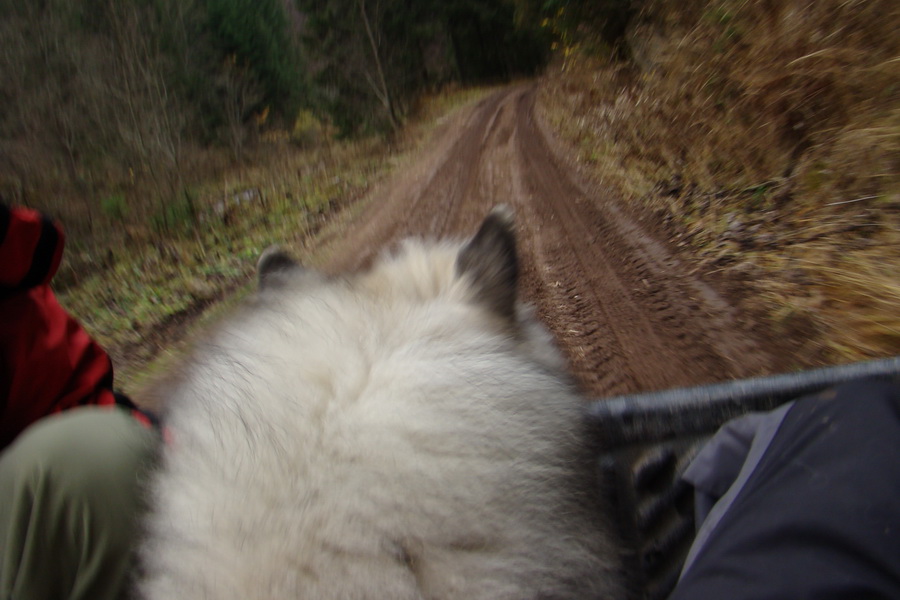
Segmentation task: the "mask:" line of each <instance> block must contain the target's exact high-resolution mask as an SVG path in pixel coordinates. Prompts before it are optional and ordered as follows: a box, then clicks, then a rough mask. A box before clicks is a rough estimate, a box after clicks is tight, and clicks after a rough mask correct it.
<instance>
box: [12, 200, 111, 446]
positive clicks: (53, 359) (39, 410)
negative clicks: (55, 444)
mask: <svg viewBox="0 0 900 600" xmlns="http://www.w3.org/2000/svg"><path fill="white" fill-rule="evenodd" d="M63 241H64V237H63V234H62V230H61V229H60V228H59V227H58V226H57V225H55V224H54V223H53V222H52V221H50V220H49V219H47V218H45V217H42V216H41V215H40V214H38V213H36V212H35V211H32V210H28V209H18V208H14V209H9V208H6V207H4V206H2V205H0V448H3V447H5V446H7V445H8V444H9V443H10V442H11V441H12V440H13V439H14V438H15V437H16V436H17V435H18V434H19V433H20V432H21V431H22V430H23V429H25V428H26V427H27V426H28V425H30V424H31V423H33V422H34V421H36V420H38V419H40V418H41V417H44V416H46V415H49V414H52V413H55V412H59V411H62V410H66V409H69V408H72V407H74V406H78V405H83V404H98V405H112V404H114V403H115V397H114V396H113V393H112V378H113V371H112V363H111V362H110V359H109V356H108V355H107V354H106V352H105V351H104V350H103V349H102V348H101V347H100V346H99V345H98V344H97V343H96V342H94V341H93V340H92V339H91V337H90V336H89V335H88V334H87V332H86V331H84V329H83V328H82V327H81V325H79V324H78V322H77V321H75V319H73V318H72V317H71V316H69V314H68V313H66V311H65V310H64V309H63V308H62V306H60V304H59V302H57V300H56V297H55V296H54V295H53V292H52V291H51V290H50V286H49V285H48V283H49V281H50V278H51V277H52V276H53V274H54V273H55V272H56V269H57V267H58V266H59V262H60V258H61V257H62V248H63Z"/></svg>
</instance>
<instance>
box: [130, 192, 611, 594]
mask: <svg viewBox="0 0 900 600" xmlns="http://www.w3.org/2000/svg"><path fill="white" fill-rule="evenodd" d="M511 218H512V217H511V213H510V212H509V211H508V209H504V208H500V209H495V211H494V212H493V213H492V214H491V215H490V216H489V217H488V218H487V219H486V221H485V223H484V224H483V226H482V228H481V230H480V231H479V234H478V235H477V236H476V237H475V238H474V239H473V240H471V241H470V242H469V243H468V244H465V245H461V244H459V243H455V244H454V243H425V242H420V241H411V242H407V243H405V245H403V247H402V249H401V250H400V251H399V252H398V253H396V254H394V255H392V256H386V257H383V258H382V259H381V260H380V261H379V262H377V263H376V264H375V266H374V267H372V268H371V269H370V270H369V271H367V272H365V273H361V274H355V275H349V276H346V277H342V278H335V279H327V278H324V277H322V276H320V275H317V274H315V273H312V272H309V271H306V270H304V269H302V268H300V267H296V266H295V265H293V264H292V263H290V262H289V261H288V259H287V258H286V257H285V255H283V254H281V253H278V252H275V253H271V252H270V253H267V254H266V255H265V256H264V257H263V259H261V265H260V279H261V284H262V285H261V291H260V293H259V296H258V298H257V299H256V300H255V301H254V303H253V304H252V305H251V306H250V307H248V308H247V309H245V311H244V312H243V313H242V314H239V315H238V316H237V317H236V318H235V319H234V320H232V321H231V322H230V323H228V324H226V325H225V326H224V327H223V328H222V329H221V330H220V331H219V332H218V333H217V334H216V335H214V336H213V337H212V338H211V339H210V340H209V341H208V342H206V343H205V344H203V345H202V346H201V347H200V348H198V350H197V352H196V356H195V358H194V360H193V362H192V364H191V365H190V367H188V369H187V371H186V375H185V377H184V381H183V382H182V383H181V384H179V386H178V387H177V389H176V390H175V393H174V395H173V397H172V398H171V400H170V402H171V405H170V411H169V414H168V419H167V422H168V427H169V429H170V432H171V436H170V437H171V441H170V443H169V444H167V447H166V448H165V449H164V452H163V457H162V461H161V466H160V469H159V472H158V473H157V474H156V475H155V478H154V481H153V482H152V489H151V505H152V507H153V508H152V510H151V513H150V515H149V517H148V520H147V537H146V540H145V542H144V543H143V545H142V548H141V558H142V562H143V568H144V571H145V576H144V577H143V579H142V581H141V582H140V584H139V588H140V594H141V595H142V596H143V597H144V598H147V599H148V600H177V599H191V600H204V599H210V600H211V599H216V600H230V599H234V600H257V599H265V600H268V599H273V600H274V599H300V598H302V599H308V600H318V599H321V600H339V599H340V600H369V599H372V600H376V599H377V600H413V599H416V600H424V599H429V600H449V599H466V600H477V599H490V600H505V599H508V600H523V599H538V598H540V599H551V598H553V599H567V600H572V599H575V600H577V599H582V598H584V599H587V598H592V599H593V598H613V597H618V596H620V593H619V591H620V586H619V584H618V582H617V572H618V561H617V559H616V557H615V555H614V552H613V547H612V546H613V545H612V543H611V540H610V538H609V536H608V534H607V532H606V530H605V528H604V526H603V522H602V518H600V516H599V512H600V511H599V509H598V508H597V507H596V504H595V503H596V497H595V495H592V494H591V487H592V486H591V485H590V481H591V478H592V474H591V469H590V460H589V458H590V457H589V455H588V452H587V449H586V445H585V442H584V439H583V432H582V423H581V414H582V413H581V408H582V405H581V400H580V399H579V398H578V397H577V395H576V394H575V393H574V392H573V389H572V386H571V384H570V382H569V380H568V378H567V377H566V375H565V374H564V366H565V365H564V361H563V359H562V358H561V357H560V355H559V353H558V352H557V351H556V350H555V349H554V347H553V344H552V341H551V338H550V336H549V334H547V333H546V332H545V331H544V330H543V328H542V327H541V326H540V325H538V323H537V322H536V320H534V318H533V317H532V316H531V315H530V313H529V312H528V310H526V309H524V308H523V307H521V306H519V305H518V304H516V303H515V284H516V279H517V262H516V260H517V259H516V255H515V246H514V237H513V234H512V221H511Z"/></svg>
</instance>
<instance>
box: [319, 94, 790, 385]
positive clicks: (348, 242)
mask: <svg viewBox="0 0 900 600" xmlns="http://www.w3.org/2000/svg"><path fill="white" fill-rule="evenodd" d="M535 95H536V91H535V89H534V87H519V88H513V89H507V90H503V91H501V92H498V93H496V94H494V95H492V96H490V97H488V98H486V99H484V100H482V101H481V102H479V103H478V104H477V105H475V106H473V107H471V108H470V109H466V110H464V111H462V112H461V113H460V114H458V115H457V116H456V117H455V118H454V119H452V120H451V121H450V122H448V123H446V124H444V125H443V129H442V130H441V131H440V132H439V133H438V134H436V135H435V139H434V141H433V142H432V143H431V144H430V145H429V146H428V147H427V148H425V149H424V150H423V151H422V152H421V154H420V156H419V158H418V159H417V160H416V162H415V163H414V164H412V165H410V166H409V167H408V168H404V169H402V170H401V172H400V173H398V174H397V175H396V176H395V177H394V178H393V179H391V180H390V181H388V182H386V183H384V184H383V185H381V186H380V187H379V188H378V189H376V190H375V191H374V192H373V194H372V195H371V196H370V198H369V199H368V204H367V208H366V209H365V210H364V211H363V212H362V213H361V214H359V215H358V216H357V217H356V218H355V219H354V220H353V221H352V222H351V223H350V225H349V227H348V230H347V231H346V232H345V234H343V235H342V236H341V238H340V239H338V240H333V241H332V246H333V247H332V249H331V250H332V252H333V254H332V256H331V259H330V262H329V263H328V265H327V270H331V271H339V270H347V269H351V270H352V269H356V268H360V267H362V266H364V265H365V264H366V263H367V262H369V261H370V260H371V258H372V257H373V256H374V255H375V254H376V253H377V252H379V251H380V250H381V249H383V248H384V247H385V246H387V245H389V244H391V243H392V242H394V241H396V240H398V239H401V238H403V237H407V236H411V235H416V236H429V237H443V236H468V235H471V234H472V233H474V231H475V228H476V227H477V225H478V223H479V222H480V220H481V219H482V218H483V217H484V215H485V214H486V213H487V212H488V211H489V210H490V208H491V207H492V206H494V205H495V204H498V203H506V204H510V205H511V206H513V207H514V208H515V210H516V214H517V225H518V233H519V244H520V254H521V259H522V262H523V271H524V273H523V281H522V289H521V293H522V294H523V295H524V297H525V298H526V299H527V300H529V301H530V302H532V303H533V304H535V305H536V306H537V309H538V314H539V315H540V317H541V318H542V319H543V320H544V322H545V323H547V325H548V326H549V327H550V328H551V330H552V331H553V332H554V334H555V335H556V338H557V340H558V341H559V344H560V346H561V347H562V348H563V350H564V351H565V353H566V354H567V355H568V356H569V359H570V361H571V365H572V370H573V372H574V374H575V376H576V377H577V378H578V379H579V381H580V382H581V383H582V385H583V387H584V391H585V392H587V393H588V394H590V395H593V396H596V397H604V396H610V395H616V394H623V393H630V392H636V391H647V390H655V389H663V388H669V387H677V386H686V385H694V384H699V383H706V382H713V381H723V380H728V379H734V378H740V377H747V376H751V375H756V374H761V373H765V372H770V371H772V370H773V364H772V363H773V357H772V356H770V354H769V353H767V352H766V351H765V350H764V348H763V347H762V346H761V344H760V343H759V342H757V341H756V340H755V339H754V337H753V335H752V333H751V332H750V331H748V330H747V325H745V324H744V319H743V317H742V316H741V315H740V314H739V311H738V310H737V309H736V308H735V307H734V306H732V305H731V304H729V302H728V301H726V299H725V298H724V297H723V296H722V295H720V294H719V293H717V292H716V291H715V290H714V289H713V288H712V287H711V286H710V285H708V284H707V283H705V282H704V281H702V280H701V279H699V278H698V277H695V276H691V275H689V274H688V272H689V269H688V268H687V267H686V265H685V264H684V263H683V261H681V260H679V258H678V257H676V256H675V255H674V254H673V253H672V252H670V251H669V250H668V249H667V247H666V245H664V244H663V243H660V242H659V241H657V240H654V239H653V238H652V237H651V236H650V235H649V233H648V232H646V231H644V230H642V228H641V227H640V226H639V223H638V221H637V220H636V219H634V218H632V217H630V216H628V215H627V214H626V212H625V211H624V210H622V209H621V208H620V207H618V206H617V204H616V202H615V200H614V199H612V198H597V197H589V196H588V195H587V194H586V193H585V192H584V191H583V188H582V187H581V186H580V185H579V183H578V178H577V176H576V175H575V174H574V173H573V172H572V171H571V169H568V168H567V167H566V166H565V161H564V160H561V158H560V156H559V154H558V153H555V152H554V150H553V149H552V148H553V147H554V142H553V138H552V136H550V135H549V134H548V132H547V131H546V130H545V129H544V128H542V127H541V125H540V124H539V121H538V119H536V117H535V111H534V106H535Z"/></svg>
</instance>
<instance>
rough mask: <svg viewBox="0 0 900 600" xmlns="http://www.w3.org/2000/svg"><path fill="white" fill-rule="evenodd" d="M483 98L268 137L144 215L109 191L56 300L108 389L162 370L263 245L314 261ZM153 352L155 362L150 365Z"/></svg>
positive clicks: (74, 246)
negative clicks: (77, 326) (351, 218)
mask: <svg viewBox="0 0 900 600" xmlns="http://www.w3.org/2000/svg"><path fill="white" fill-rule="evenodd" d="M488 91H489V90H486V89H464V90H455V91H452V92H450V93H447V94H443V95H441V96H438V97H435V98H426V99H424V100H423V101H422V104H421V107H420V110H419V113H418V116H417V117H416V118H415V119H413V120H412V121H411V122H410V123H409V125H408V127H407V128H406V130H405V131H404V132H403V133H402V134H401V136H400V137H398V138H396V139H394V140H384V139H381V138H369V139H364V140H356V141H342V142H328V143H319V144H318V145H311V144H310V143H309V139H308V138H307V139H305V140H304V143H303V144H296V143H293V142H292V141H291V140H290V139H289V136H280V137H279V136H273V138H272V139H270V140H264V141H261V142H260V145H259V147H258V148H257V149H256V151H255V153H254V154H253V156H252V159H251V160H250V161H248V162H247V163H246V164H244V165H242V166H240V167H236V168H234V169H231V170H226V171H224V172H223V173H222V174H220V175H218V176H216V177H212V178H209V179H206V180H205V181H198V182H194V183H193V184H192V185H191V187H190V189H189V190H185V191H183V192H182V193H179V194H176V195H175V196H174V199H173V200H172V201H171V202H169V203H166V204H163V207H162V209H161V211H160V212H158V213H154V214H150V215H142V217H143V218H142V219H138V218H134V217H132V216H131V215H130V213H129V212H128V210H127V205H128V204H127V199H126V198H125V197H124V196H122V195H114V196H110V197H109V198H107V199H105V200H104V201H103V203H102V204H101V207H102V210H103V211H104V213H105V214H107V216H109V217H110V219H109V220H108V221H105V222H104V223H103V224H104V225H105V227H104V228H103V229H102V230H101V231H97V232H95V235H93V236H92V237H91V238H90V239H86V238H83V237H82V238H79V237H74V238H73V237H71V236H70V238H69V242H68V248H67V251H66V255H65V257H64V264H63V266H62V268H61V269H60V273H59V275H58V280H59V282H61V285H57V286H56V288H57V295H58V297H59V299H60V302H61V303H62V304H63V306H65V307H66V309H67V310H68V311H69V312H70V313H71V314H72V315H75V316H76V317H77V318H78V319H79V320H80V321H81V322H82V323H83V324H84V326H85V328H86V329H87V330H88V332H89V333H90V334H91V335H92V336H94V338H95V339H96V340H97V341H98V342H99V343H100V344H101V345H102V346H103V347H104V348H106V349H107V350H108V351H109V352H110V354H111V356H112V357H113V363H114V364H115V365H116V369H117V385H118V386H119V387H121V388H123V389H125V390H126V391H127V390H129V389H134V388H135V387H136V386H139V385H140V384H141V383H142V382H144V381H146V380H147V377H148V375H149V374H151V373H154V372H158V371H160V370H165V368H166V365H168V364H170V363H171V362H172V360H173V359H172V356H173V353H172V352H162V351H163V349H165V348H168V347H169V346H170V345H171V344H172V343H173V340H177V339H180V338H182V337H184V332H185V330H187V329H189V328H190V327H191V324H192V323H194V322H197V321H198V319H200V321H201V323H203V324H206V323H208V322H209V319H201V317H202V315H203V313H204V312H207V311H208V309H209V308H210V307H214V306H219V305H221V303H222V302H223V300H224V301H226V302H225V304H226V305H228V306H230V305H231V304H233V302H229V301H227V300H228V299H229V298H231V297H232V296H234V295H237V296H238V297H242V296H243V295H246V294H247V293H248V291H249V290H250V289H251V288H252V283H251V280H252V275H253V273H254V270H255V263H256V259H257V258H258V256H259V255H260V253H261V252H262V251H263V250H264V249H265V248H266V247H267V246H269V245H271V244H276V243H277V244H281V245H283V246H286V247H287V248H288V249H289V250H290V251H291V252H293V253H294V255H295V256H297V257H298V258H299V259H300V260H301V261H304V262H306V263H307V264H312V265H315V264H318V262H319V260H320V258H321V257H319V256H318V255H317V251H318V249H317V247H316V244H315V238H316V235H317V233H318V232H319V230H320V229H321V228H322V227H323V226H324V225H327V224H329V223H330V221H331V220H332V219H333V218H334V217H335V215H336V214H337V213H338V212H340V211H341V210H342V209H344V208H346V207H348V206H352V205H353V204H354V203H355V202H356V201H357V200H358V199H360V198H362V197H363V196H364V195H365V193H366V192H367V191H368V189H369V188H370V186H372V185H373V184H374V183H375V182H376V181H378V180H380V179H381V178H383V177H385V176H386V175H387V174H389V173H390V172H391V171H392V170H393V169H394V168H395V167H396V166H397V165H398V164H402V163H403V162H404V161H405V160H407V158H406V157H408V156H411V155H412V154H413V153H414V151H415V150H416V149H417V148H419V147H420V146H421V145H422V144H423V143H425V141H426V140H427V138H428V136H429V135H430V133H432V132H433V131H434V129H435V127H437V125H438V124H439V123H440V122H441V119H442V118H443V117H444V116H445V115H446V114H448V113H449V112H451V111H452V110H453V109H455V108H457V107H459V106H462V105H464V104H466V103H468V102H471V101H473V100H475V99H477V98H479V97H481V96H483V95H485V94H486V93H488ZM38 208H40V207H38ZM135 217H136V216H135ZM55 284H56V281H55ZM214 312H215V313H216V314H220V313H221V312H222V311H221V310H218V311H214ZM178 348H182V346H181V345H179V346H178ZM178 348H176V350H175V351H174V354H175V355H177V353H178V351H179V350H178ZM158 355H159V356H161V360H162V363H161V365H162V366H160V365H155V366H154V365H150V363H151V361H153V360H154V359H155V358H156V357H157V356H158Z"/></svg>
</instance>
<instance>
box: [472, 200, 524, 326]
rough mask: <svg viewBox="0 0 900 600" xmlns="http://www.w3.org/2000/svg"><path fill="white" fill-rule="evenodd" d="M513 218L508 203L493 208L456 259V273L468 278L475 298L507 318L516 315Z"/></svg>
mask: <svg viewBox="0 0 900 600" xmlns="http://www.w3.org/2000/svg"><path fill="white" fill-rule="evenodd" d="M513 218H514V217H513V211H512V209H511V208H509V207H508V206H506V205H500V206H497V207H496V208H494V210H492V211H491V213H490V214H489V215H488V216H487V218H486V219H485V220H484V222H483V223H482V224H481V227H480V228H479V229H478V233H476V234H475V237H473V238H472V239H471V240H469V242H468V243H467V244H466V245H465V246H463V248H462V250H460V252H459V256H457V258H456V272H457V274H458V275H459V276H468V277H469V278H470V280H471V282H472V286H473V288H474V289H475V293H476V298H477V299H478V300H479V301H480V302H483V303H484V304H486V305H487V306H488V307H489V308H490V309H491V310H493V311H494V312H496V313H497V314H499V315H500V316H502V317H505V318H509V319H512V318H513V317H514V316H515V305H516V285H517V283H518V280H519V259H518V256H517V255H516V235H515V233H514V231H513Z"/></svg>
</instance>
